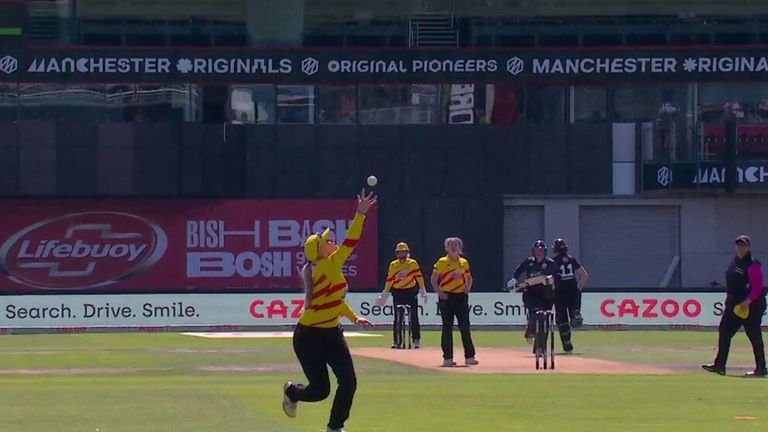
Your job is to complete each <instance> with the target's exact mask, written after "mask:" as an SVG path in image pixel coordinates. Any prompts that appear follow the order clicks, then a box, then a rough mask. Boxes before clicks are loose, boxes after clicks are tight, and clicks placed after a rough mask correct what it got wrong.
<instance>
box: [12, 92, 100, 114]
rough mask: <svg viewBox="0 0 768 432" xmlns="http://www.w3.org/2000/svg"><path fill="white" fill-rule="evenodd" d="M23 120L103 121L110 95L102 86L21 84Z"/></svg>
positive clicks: (21, 112)
mask: <svg viewBox="0 0 768 432" xmlns="http://www.w3.org/2000/svg"><path fill="white" fill-rule="evenodd" d="M19 106H20V114H21V120H23V121H29V120H46V121H55V120H77V121H104V120H106V118H107V110H106V108H107V95H106V93H105V86H103V85H84V84H19Z"/></svg>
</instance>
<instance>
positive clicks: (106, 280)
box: [0, 211, 168, 290]
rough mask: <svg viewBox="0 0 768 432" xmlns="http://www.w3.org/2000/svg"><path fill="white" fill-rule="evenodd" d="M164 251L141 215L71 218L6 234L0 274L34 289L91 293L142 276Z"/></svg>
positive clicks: (159, 234) (157, 232) (156, 229)
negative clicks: (9, 234)
mask: <svg viewBox="0 0 768 432" xmlns="http://www.w3.org/2000/svg"><path fill="white" fill-rule="evenodd" d="M167 247H168V239H167V236H166V234H165V232H164V231H163V229H162V228H161V227H160V226H158V225H157V224H155V223H152V222H150V221H148V220H147V219H144V218H142V217H140V216H136V215H132V214H128V213H118V212H106V211H96V212H85V213H73V214H67V215H64V216H60V217H56V218H52V219H47V220H43V221H40V222H36V223H34V224H32V225H29V226H27V227H25V228H23V229H22V230H20V231H18V232H16V233H15V234H13V235H11V236H10V237H9V238H8V239H7V240H6V241H5V242H4V243H3V244H2V246H0V271H2V272H3V273H4V274H5V275H6V276H7V277H8V278H9V279H11V280H13V281H14V282H17V283H19V284H23V285H26V286H30V287H34V288H42V289H58V290H69V289H79V288H96V287H102V286H106V285H111V284H114V283H116V282H118V281H120V280H123V279H126V278H130V277H134V276H136V275H138V274H140V273H142V272H144V271H146V270H147V269H149V268H150V267H152V266H153V265H154V264H156V263H157V262H158V261H159V260H160V258H162V256H163V254H164V253H165V250H166V249H167Z"/></svg>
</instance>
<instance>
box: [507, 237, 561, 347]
mask: <svg viewBox="0 0 768 432" xmlns="http://www.w3.org/2000/svg"><path fill="white" fill-rule="evenodd" d="M532 252H533V255H532V256H530V257H528V258H526V259H525V260H524V261H523V262H522V263H520V265H519V266H517V268H516V269H515V273H514V275H513V279H512V280H511V281H509V283H508V284H507V286H508V287H512V286H514V285H517V283H518V282H520V283H521V282H525V280H526V279H529V278H532V277H536V276H554V275H555V273H556V272H557V266H556V265H555V262H554V261H553V260H552V259H551V258H548V257H547V244H546V243H544V240H537V241H536V242H535V243H534V244H533V250H532ZM554 302H555V298H554V294H553V291H552V287H551V286H548V285H535V286H531V287H528V288H526V289H525V291H524V292H523V306H524V307H525V313H526V315H527V316H528V325H527V326H526V328H525V339H526V340H527V341H528V343H533V332H534V319H535V317H536V311H539V310H545V311H548V310H552V306H553V305H554Z"/></svg>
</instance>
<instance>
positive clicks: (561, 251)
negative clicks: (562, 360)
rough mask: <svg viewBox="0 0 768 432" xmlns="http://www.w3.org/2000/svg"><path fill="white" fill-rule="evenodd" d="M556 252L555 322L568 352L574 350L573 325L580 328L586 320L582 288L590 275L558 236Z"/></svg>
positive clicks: (554, 247) (553, 245)
mask: <svg viewBox="0 0 768 432" xmlns="http://www.w3.org/2000/svg"><path fill="white" fill-rule="evenodd" d="M552 251H553V252H554V253H555V256H554V257H553V261H554V262H555V266H556V269H557V272H556V273H555V322H556V323H557V329H558V331H559V332H560V341H561V342H562V343H563V350H564V351H565V352H566V353H570V352H573V343H572V342H571V327H573V328H579V327H581V324H582V323H583V322H584V318H582V316H581V290H582V289H583V288H584V285H585V284H586V283H587V278H588V277H589V275H588V274H587V271H586V270H585V269H584V266H582V265H581V263H579V260H577V259H576V258H574V257H572V256H571V255H570V254H568V244H567V243H566V242H565V240H563V239H561V238H558V239H557V240H555V242H554V243H553V244H552Z"/></svg>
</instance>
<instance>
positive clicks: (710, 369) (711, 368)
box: [701, 364, 725, 375]
mask: <svg viewBox="0 0 768 432" xmlns="http://www.w3.org/2000/svg"><path fill="white" fill-rule="evenodd" d="M701 368H702V369H704V370H705V371H707V372H712V373H716V374H718V375H725V368H721V367H718V366H715V365H713V364H711V365H701Z"/></svg>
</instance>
